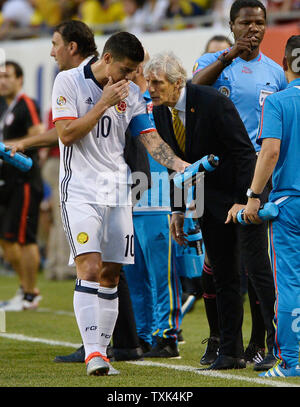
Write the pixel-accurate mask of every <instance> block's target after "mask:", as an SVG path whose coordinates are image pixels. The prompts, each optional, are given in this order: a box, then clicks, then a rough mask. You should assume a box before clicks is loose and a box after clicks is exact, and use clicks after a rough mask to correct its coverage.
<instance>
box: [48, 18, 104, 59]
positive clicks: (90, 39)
mask: <svg viewBox="0 0 300 407" xmlns="http://www.w3.org/2000/svg"><path fill="white" fill-rule="evenodd" d="M54 32H58V33H59V34H60V35H61V36H62V38H63V40H64V42H65V43H66V44H68V43H70V42H72V41H74V42H76V44H77V48H78V54H79V55H80V56H81V57H83V58H87V57H88V56H90V55H95V56H98V55H99V53H98V51H97V45H96V43H95V37H94V33H93V31H92V30H91V29H90V28H89V27H88V26H87V25H86V24H85V23H83V22H82V21H78V20H69V21H63V22H62V23H60V24H58V25H57V26H56V27H55V28H54Z"/></svg>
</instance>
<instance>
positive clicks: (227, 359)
mask: <svg viewBox="0 0 300 407" xmlns="http://www.w3.org/2000/svg"><path fill="white" fill-rule="evenodd" d="M245 367H246V362H245V359H242V358H234V357H232V356H225V355H219V356H218V357H217V359H216V360H215V361H214V363H213V364H212V365H210V366H209V367H206V368H203V369H197V370H227V369H244V368H245Z"/></svg>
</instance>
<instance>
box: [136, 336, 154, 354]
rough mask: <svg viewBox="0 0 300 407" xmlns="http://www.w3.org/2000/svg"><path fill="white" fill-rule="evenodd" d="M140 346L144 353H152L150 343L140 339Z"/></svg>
mask: <svg viewBox="0 0 300 407" xmlns="http://www.w3.org/2000/svg"><path fill="white" fill-rule="evenodd" d="M139 344H140V348H141V349H142V352H143V353H147V352H150V350H151V348H152V347H151V345H150V343H148V342H146V341H144V339H142V338H139Z"/></svg>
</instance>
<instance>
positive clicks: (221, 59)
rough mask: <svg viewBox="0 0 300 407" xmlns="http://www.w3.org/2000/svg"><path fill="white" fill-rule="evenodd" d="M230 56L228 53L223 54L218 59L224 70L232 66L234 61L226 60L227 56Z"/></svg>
mask: <svg viewBox="0 0 300 407" xmlns="http://www.w3.org/2000/svg"><path fill="white" fill-rule="evenodd" d="M227 54H228V52H224V53H223V54H221V55H220V56H219V58H218V61H221V62H222V64H223V66H224V68H226V67H227V66H229V65H230V64H232V61H233V60H232V59H231V60H227V59H226V55H227Z"/></svg>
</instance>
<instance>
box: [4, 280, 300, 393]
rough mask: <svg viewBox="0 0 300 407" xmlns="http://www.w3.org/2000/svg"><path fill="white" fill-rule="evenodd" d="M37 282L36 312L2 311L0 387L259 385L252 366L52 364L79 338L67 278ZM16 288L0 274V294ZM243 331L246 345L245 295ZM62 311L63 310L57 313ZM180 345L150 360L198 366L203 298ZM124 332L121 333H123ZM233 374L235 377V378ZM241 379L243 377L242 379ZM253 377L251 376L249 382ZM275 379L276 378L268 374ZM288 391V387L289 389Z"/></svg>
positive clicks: (203, 321) (188, 320)
mask: <svg viewBox="0 0 300 407" xmlns="http://www.w3.org/2000/svg"><path fill="white" fill-rule="evenodd" d="M38 286H39V288H40V290H41V294H42V296H43V300H42V301H41V303H40V307H39V309H38V310H36V311H23V312H6V333H7V335H5V334H4V335H1V336H0V344H1V352H0V387H2V388H29V387H31V388H37V387H39V388H49V387H51V388H53V387H57V388H58V387H62V388H68V387H72V388H78V387H85V388H87V387H88V388H93V387H97V388H106V389H109V388H115V389H116V388H119V389H120V388H125V387H126V388H131V387H135V388H137V387H138V388H174V389H175V388H176V389H179V388H181V389H182V388H202V389H203V388H207V389H208V388H216V387H222V388H237V387H239V388H247V387H265V386H268V384H266V383H264V382H263V381H261V382H260V381H259V379H258V375H257V372H254V371H253V368H252V366H247V368H246V369H242V370H229V371H224V373H223V374H222V375H220V376H219V377H218V375H217V374H216V375H215V376H209V377H208V376H203V375H199V374H195V372H193V371H180V370H174V369H169V368H166V367H159V366H142V365H135V364H131V363H128V362H115V363H114V364H113V365H114V367H115V368H116V369H118V370H120V371H121V375H119V376H113V377H112V376H108V377H87V376H86V369H85V365H84V364H83V363H82V364H81V363H78V364H61V363H54V362H53V359H54V357H55V356H56V355H63V354H68V353H70V352H72V351H74V349H75V348H76V344H80V343H81V338H80V335H79V332H78V328H77V324H76V322H75V317H74V315H73V306H72V302H73V289H74V282H73V281H57V282H54V281H48V280H45V279H44V277H43V274H42V273H40V274H39V283H38ZM16 288H17V279H16V277H15V276H12V277H11V276H4V275H0V299H1V300H5V299H9V298H11V297H12V296H13V295H14V293H15V291H16ZM244 308H245V313H244V323H243V336H244V344H245V346H246V345H247V344H248V341H249V337H250V330H251V315H250V312H249V304H248V300H247V298H246V300H245V307H244ZM61 311H64V312H61ZM182 329H183V336H184V339H185V341H186V343H185V344H183V345H180V346H179V349H180V355H181V357H182V358H181V359H179V360H177V359H176V360H172V359H150V360H148V359H147V361H153V362H156V363H164V364H167V365H173V366H179V367H180V366H190V367H194V368H199V367H200V365H199V360H200V357H201V355H202V354H203V352H204V350H205V346H206V345H205V344H202V343H201V341H202V340H203V339H204V338H206V337H207V336H208V326H207V321H206V316H205V311H204V304H203V300H199V301H198V302H197V303H196V306H195V307H194V309H193V310H192V311H191V312H189V313H188V314H187V315H186V316H185V318H184V319H183V324H182ZM10 334H18V335H24V336H25V337H30V338H40V339H44V340H48V341H50V340H52V341H61V342H62V343H65V342H69V343H72V344H73V345H74V346H73V347H70V346H63V344H62V345H61V346H60V345H55V344H47V343H40V342H39V341H38V339H37V342H31V341H20V340H16V339H13V338H10V337H9V335H10ZM124 334H126V333H124ZM235 377H236V379H235ZM243 378H245V380H243ZM252 379H255V381H251V380H252ZM271 380H273V381H275V383H276V382H277V383H278V380H279V381H281V383H282V379H271ZM270 383H271V382H270ZM283 383H288V384H291V385H298V386H300V379H298V378H290V379H283ZM289 390H290V389H289Z"/></svg>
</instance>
